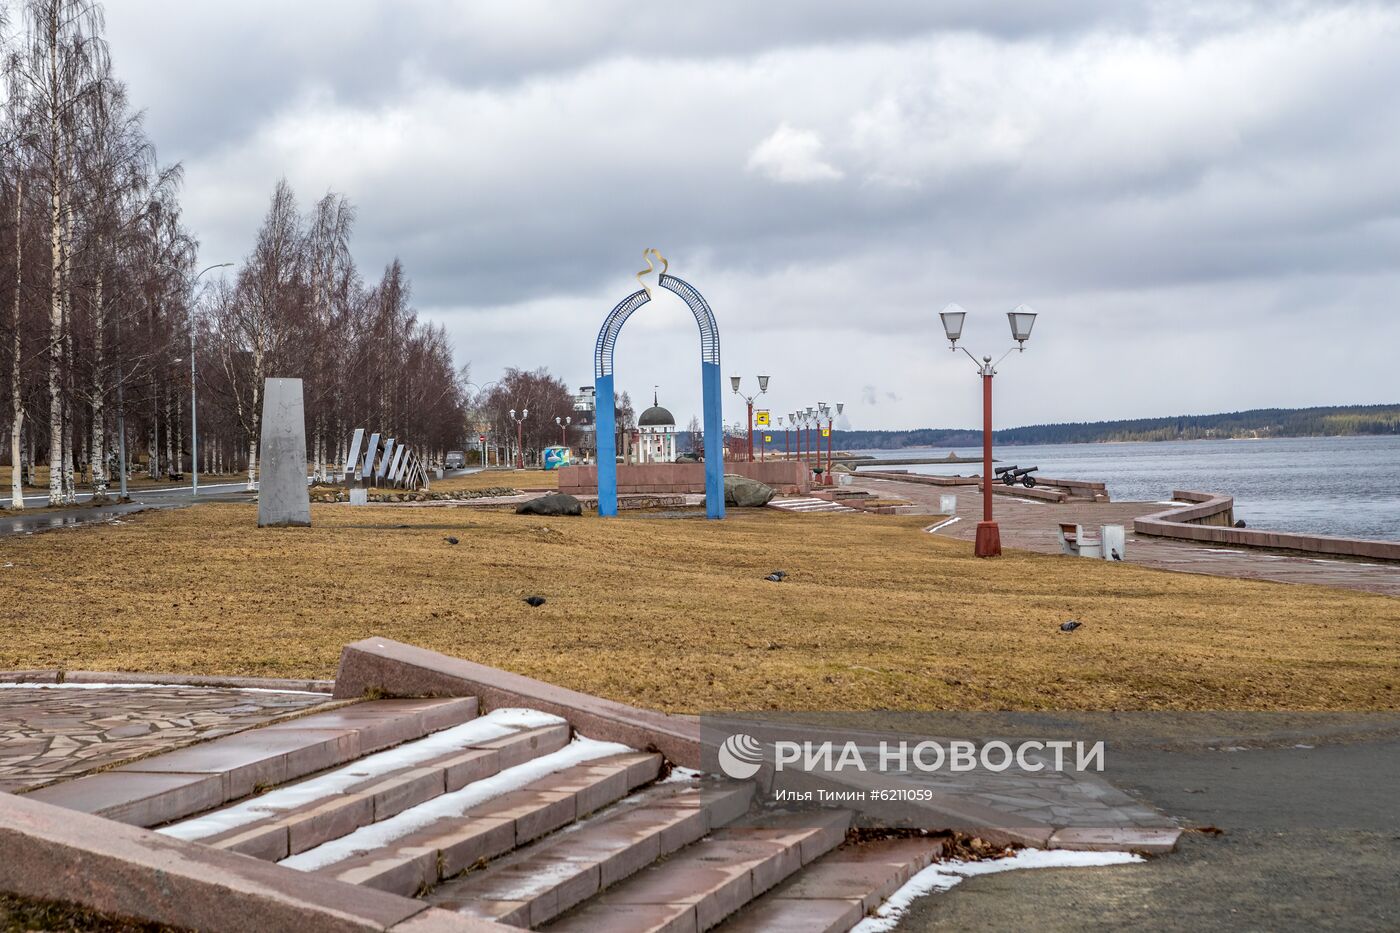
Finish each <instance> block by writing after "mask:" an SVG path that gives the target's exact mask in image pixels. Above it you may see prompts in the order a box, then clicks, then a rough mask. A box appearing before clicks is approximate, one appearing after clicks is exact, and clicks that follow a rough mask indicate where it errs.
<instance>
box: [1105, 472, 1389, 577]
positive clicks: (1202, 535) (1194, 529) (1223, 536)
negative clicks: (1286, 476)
mask: <svg viewBox="0 0 1400 933" xmlns="http://www.w3.org/2000/svg"><path fill="white" fill-rule="evenodd" d="M1172 498H1173V499H1177V500H1180V501H1182V502H1189V503H1191V504H1190V505H1181V506H1175V507H1173V508H1170V509H1166V510H1164V511H1161V512H1154V513H1153V514H1151V515H1144V516H1143V517H1141V518H1136V519H1134V520H1133V531H1134V533H1136V534H1140V535H1149V536H1155V537H1160V538H1174V539H1177V540H1182V541H1197V542H1202V543H1206V544H1228V545H1234V546H1237V547H1258V548H1269V549H1272V550H1280V551H1299V552H1301V553H1304V554H1327V555H1331V556H1337V557H1362V558H1367V559H1369V560H1385V561H1400V541H1375V540H1371V539H1367V538H1341V537H1335V536H1332V535H1306V534H1295V533H1291V532H1285V531H1263V530H1260V529H1256V528H1235V527H1233V525H1234V508H1235V500H1234V499H1233V498H1232V497H1230V496H1226V495H1222V494H1220V493H1211V492H1196V491H1193V490H1183V489H1178V490H1174V491H1173V492H1172Z"/></svg>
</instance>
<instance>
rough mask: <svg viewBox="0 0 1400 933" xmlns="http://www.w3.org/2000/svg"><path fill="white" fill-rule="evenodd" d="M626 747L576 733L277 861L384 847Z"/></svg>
mask: <svg viewBox="0 0 1400 933" xmlns="http://www.w3.org/2000/svg"><path fill="white" fill-rule="evenodd" d="M631 751H634V749H631V748H628V747H627V746H626V745H622V744H620V743H618V742H599V741H597V740H595V739H586V738H583V737H581V736H580V737H578V738H575V739H574V740H573V741H572V742H570V743H569V744H568V745H566V746H565V747H564V748H561V749H560V750H559V751H557V752H552V753H551V754H548V755H544V756H542V757H540V758H535V759H533V760H531V761H527V762H525V763H524V764H520V765H516V766H515V767H514V768H507V769H506V770H504V771H501V772H500V773H498V774H495V775H493V776H491V777H488V778H483V779H481V780H479V781H473V782H472V783H471V784H468V785H467V786H466V787H463V788H462V789H461V790H457V791H453V792H452V793H450V794H441V795H439V796H437V797H434V798H433V799H432V800H429V801H426V802H424V803H420V804H419V805H418V806H416V807H410V808H409V809H407V810H404V811H403V812H402V813H399V814H397V815H395V816H391V817H389V819H387V820H381V821H380V822H378V823H371V824H370V825H368V826H362V827H360V828H359V829H357V830H355V831H354V832H352V833H350V834H349V835H346V836H341V837H340V838H339V839H332V840H331V841H329V842H325V843H322V844H321V845H319V846H316V847H314V848H311V849H307V850H306V851H305V852H301V853H299V854H297V855H293V856H291V857H290V858H285V859H282V861H280V862H278V864H279V865H284V866H286V867H287V868H295V869H297V870H298V871H315V870H317V869H319V868H325V867H326V866H328V865H334V864H336V863H337V862H343V861H345V860H346V859H348V858H352V857H354V856H356V855H360V854H362V853H365V852H372V851H374V850H375V849H382V848H386V847H388V846H390V845H393V844H394V843H395V842H396V841H398V840H399V839H402V838H403V837H404V836H407V835H409V834H410V833H414V832H417V831H418V830H420V829H427V828H428V827H429V826H431V825H433V824H434V823H436V822H437V821H438V820H444V819H452V818H454V817H460V816H465V815H466V813H467V811H468V810H470V809H472V808H473V807H477V806H480V805H481V804H483V803H486V802H487V801H488V800H494V799H496V798H497V797H500V796H502V795H504V794H508V793H510V792H511V791H513V790H520V789H521V788H523V787H524V786H525V785H527V784H530V783H532V782H534V781H538V780H539V779H540V778H543V777H547V776H549V775H551V774H554V773H555V772H556V771H563V770H564V769H565V768H572V767H573V766H574V765H581V764H584V763H585V762H589V761H593V760H595V759H598V758H607V757H608V756H610V755H623V754H626V753H628V752H631Z"/></svg>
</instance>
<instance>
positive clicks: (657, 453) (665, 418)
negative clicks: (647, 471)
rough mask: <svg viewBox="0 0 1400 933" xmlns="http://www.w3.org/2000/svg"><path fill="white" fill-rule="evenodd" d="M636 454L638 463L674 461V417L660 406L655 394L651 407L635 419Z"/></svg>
mask: <svg viewBox="0 0 1400 933" xmlns="http://www.w3.org/2000/svg"><path fill="white" fill-rule="evenodd" d="M636 455H637V462H638V463H674V462H675V461H676V419H675V417H674V416H673V415H672V414H671V413H670V412H669V411H667V410H666V409H664V408H662V407H661V404H660V403H659V402H658V401H657V397H656V395H655V394H653V395H652V399H651V407H650V408H648V409H647V410H646V411H644V412H642V416H641V417H640V418H638V419H637V451H636Z"/></svg>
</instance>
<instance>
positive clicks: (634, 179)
mask: <svg viewBox="0 0 1400 933" xmlns="http://www.w3.org/2000/svg"><path fill="white" fill-rule="evenodd" d="M106 12H107V21H108V29H109V36H110V38H111V41H112V52H113V59H114V62H115V65H116V67H117V70H118V72H119V73H120V75H121V76H122V77H124V78H125V79H126V80H127V82H128V83H129V84H130V86H131V89H132V98H133V100H134V101H135V102H136V103H137V104H138V105H141V106H144V107H145V108H146V109H147V112H148V114H147V121H148V127H149V129H150V132H151V134H152V136H153V137H154V139H155V141H156V143H157V145H158V146H159V149H160V152H161V155H162V157H163V158H165V159H167V160H180V161H182V162H183V163H184V165H185V170H186V190H185V205H186V213H187V219H188V222H189V224H190V225H191V226H192V228H193V229H194V230H195V232H196V233H197V235H198V236H199V237H200V239H201V241H202V244H203V245H202V254H203V258H204V259H205V260H206V261H208V262H217V261H223V260H230V259H234V260H237V259H241V258H242V257H243V256H244V255H246V253H247V251H248V249H249V246H250V244H251V240H252V237H253V234H254V232H255V230H256V227H257V225H258V222H259V220H260V218H261V216H262V214H263V212H264V210H265V209H266V204H267V199H268V196H269V195H270V193H271V191H272V187H273V185H274V183H275V182H276V180H277V179H278V178H279V177H280V176H283V175H285V176H286V177H287V178H288V179H289V180H290V181H291V183H292V185H293V186H294V187H295V189H296V190H297V192H298V194H299V195H300V197H301V198H302V201H303V203H304V204H309V202H310V201H312V200H313V199H314V198H316V197H318V196H319V195H321V194H323V193H324V192H325V191H326V190H328V189H330V190H335V191H339V192H344V193H345V194H347V195H348V196H349V197H350V199H351V200H352V201H354V202H355V204H356V205H357V206H358V209H359V222H358V227H357V235H356V255H357V257H358V259H359V261H360V263H361V265H362V267H363V268H364V269H365V270H366V272H367V273H368V274H377V270H379V269H380V268H381V267H382V266H383V264H384V263H385V262H386V261H387V260H388V259H390V258H391V257H392V256H394V255H397V256H399V257H401V258H402V260H403V262H404V264H405V266H406V267H407V269H408V271H409V273H410V275H411V276H412V279H413V284H414V300H415V304H416V307H417V308H418V310H419V312H420V314H421V315H422V316H423V317H425V318H429V319H432V320H435V321H441V322H442V323H443V324H445V325H446V326H447V328H448V330H449V333H450V334H451V335H452V337H453V339H454V342H455V346H456V352H457V356H458V361H459V362H461V363H466V362H470V363H471V365H472V371H473V378H474V379H475V380H476V381H478V382H482V383H484V382H486V381H487V380H490V379H493V378H495V377H496V376H497V375H498V374H499V372H500V371H501V370H502V369H503V368H504V367H506V366H519V367H526V368H533V367H536V366H547V367H548V368H549V369H550V370H551V371H552V372H554V373H556V374H558V375H560V376H562V377H563V378H564V379H565V380H566V381H568V382H569V383H570V384H571V385H582V384H584V383H587V382H591V378H592V371H591V367H592V350H593V343H594V340H595V338H596V335H597V330H598V327H599V325H600V323H601V322H602V319H603V317H604V315H605V314H606V313H607V311H608V310H609V309H610V308H611V307H612V306H613V305H614V304H615V303H616V302H617V301H618V300H620V299H621V298H622V297H624V296H625V295H627V294H628V293H629V292H631V291H632V290H633V289H635V288H636V280H635V279H634V278H633V273H635V272H636V271H637V270H638V269H640V268H642V265H643V264H642V262H641V252H642V249H643V248H644V247H648V246H656V247H658V248H660V249H661V250H662V252H663V253H664V254H665V255H666V256H667V257H668V258H669V259H670V261H671V271H672V272H674V273H676V274H678V275H680V276H681V277H683V278H685V279H687V280H689V281H690V282H691V283H692V284H694V285H695V286H696V287H698V288H699V289H700V290H701V291H702V292H703V293H704V294H705V295H706V297H707V298H708V299H709V301H710V304H711V306H712V307H713V308H714V310H715V313H716V316H717V317H718V320H719V326H720V332H721V336H722V341H723V357H724V368H725V371H726V374H728V373H731V372H733V373H741V374H743V375H744V376H745V377H746V383H747V384H748V385H750V386H752V385H753V383H754V381H755V380H754V378H753V377H754V376H755V375H756V374H758V373H760V372H764V373H769V374H771V375H772V377H773V383H772V386H771V389H770V396H769V398H770V399H771V407H772V408H773V409H774V411H775V413H776V412H788V411H790V410H792V409H793V408H796V407H799V406H802V407H805V406H807V405H811V404H815V403H816V402H817V401H818V400H822V401H828V402H835V401H844V402H846V403H847V414H848V423H849V425H850V426H851V427H864V428H901V427H914V426H954V425H972V424H976V423H977V422H978V420H979V417H980V416H979V404H980V396H979V393H978V389H977V386H976V383H975V378H974V372H973V370H972V367H971V363H970V362H969V361H968V360H967V358H966V357H964V356H962V355H961V354H958V355H956V356H954V355H952V354H950V353H949V351H948V349H947V345H946V342H945V341H944V340H943V338H942V330H941V327H940V325H939V322H938V312H939V310H941V309H942V307H943V306H944V305H945V304H947V303H948V302H950V301H957V302H959V303H961V304H962V305H964V306H965V307H966V308H967V309H968V311H969V312H970V313H969V316H968V324H967V329H966V331H965V339H966V342H967V344H968V346H969V347H970V348H971V349H973V350H974V351H976V352H978V353H979V354H980V353H983V352H987V353H992V352H995V353H997V354H998V355H999V354H1000V353H1001V352H1002V351H1003V350H1004V349H1006V347H1007V346H1008V345H1009V344H1010V338H1009V333H1008V328H1007V324H1006V318H1005V312H1006V311H1007V310H1009V309H1010V308H1011V307H1013V306H1015V305H1017V304H1019V303H1021V302H1027V303H1029V304H1030V305H1032V306H1033V307H1034V308H1035V309H1036V310H1037V311H1039V312H1040V319H1039V321H1038V322H1037V325H1036V330H1035V335H1034V337H1033V339H1032V340H1031V342H1030V343H1029V345H1028V349H1027V351H1026V353H1025V354H1024V355H1018V356H1014V357H1012V358H1010V359H1008V360H1007V362H1006V364H1005V365H1004V366H1003V368H1002V370H1001V374H1000V376H999V377H998V386H999V396H998V397H999V399H1000V405H999V409H998V418H997V422H998V425H999V426H1008V425H1015V424H1026V423H1035V422H1045V421H1067V420H1068V421H1077V420H1099V419H1105V418H1117V417H1138V416H1151V415H1171V414H1178V413H1185V412H1214V411H1225V410H1234V409H1240V408H1249V407H1260V406H1275V405H1279V406H1301V405H1319V404H1344V403H1353V402H1356V403H1360V402H1395V401H1400V374H1397V369H1400V367H1397V364H1396V362H1395V360H1396V358H1397V356H1400V354H1398V353H1397V345H1400V313H1397V308H1396V304H1397V301H1400V93H1397V88H1400V54H1397V53H1400V5H1397V4H1389V3H1346V2H1335V3H1331V2H1320V0H1319V2H1314V3H1289V2H1286V0H1279V2H1267V3H1263V2H1261V3H1247V2H1234V0H1208V2H1199V3H1192V2H1179V3H1171V2H1161V3H1157V2H1143V3H1133V2H1129V0H1057V2H1055V3H1046V2H1044V0H1022V2H1005V0H1004V2H998V3H995V4H991V3H985V2H982V0H944V2H938V3H930V2H924V0H909V2H896V0H862V2H859V3H851V2H838V0H827V2H824V3H818V2H808V3H795V2H789V0H766V2H764V3H753V2H748V0H706V2H705V3H689V4H680V3H657V2H651V3H640V2H622V0H587V2H568V0H562V2H560V0H555V2H543V0H500V2H497V0H473V2H469V3H468V2H461V3H447V2H427V0H394V2H388V0H385V2H381V3H372V2H370V0H354V2H345V0H337V2H331V0H297V2H296V3H286V2H281V0H240V2H237V3H191V2H181V0H110V2H108V3H107V10H106ZM663 298H664V300H663ZM617 371H618V381H619V384H620V386H621V387H625V388H629V389H630V390H631V391H632V393H633V395H634V397H635V396H641V395H648V396H649V395H650V392H651V387H652V386H653V385H659V386H660V392H661V396H662V401H663V403H664V404H667V405H668V406H669V407H671V408H672V409H673V410H674V411H675V412H676V414H677V416H678V418H679V420H680V421H681V423H682V424H684V423H685V422H686V421H687V420H688V419H689V417H690V415H691V414H693V413H698V411H699V408H700V403H699V364H698V340H697V336H696V330H695V325H694V322H693V319H692V318H691V317H690V315H689V313H688V312H687V311H686V309H685V307H684V305H682V304H681V303H680V302H679V300H678V299H675V298H673V297H672V296H670V295H669V294H667V293H664V292H658V299H657V300H656V301H654V302H653V303H652V304H651V305H649V306H647V307H646V308H645V309H643V310H642V311H641V312H639V313H638V314H637V315H636V316H635V317H634V318H633V319H632V321H631V322H630V323H629V325H628V327H627V329H626V330H625V331H624V332H623V335H622V339H621V341H620V343H619V346H618V351H617ZM741 412H742V409H741V408H737V407H736V406H734V405H733V404H732V403H731V404H730V405H729V406H728V409H727V412H726V415H727V420H737V419H738V418H740V417H741Z"/></svg>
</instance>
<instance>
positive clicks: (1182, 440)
mask: <svg viewBox="0 0 1400 933" xmlns="http://www.w3.org/2000/svg"><path fill="white" fill-rule="evenodd" d="M1012 430H1015V429H1012ZM835 433H836V435H837V438H839V436H840V434H841V432H840V431H837V432H835ZM1397 436H1400V435H1397V434H1394V433H1386V434H1271V435H1268V436H1267V437H1156V438H1150V439H1133V440H1119V439H1103V440H1083V441H1004V440H997V439H996V437H995V434H994V435H993V444H994V445H995V446H997V447H1070V446H1075V447H1093V446H1104V445H1107V444H1188V443H1196V442H1211V441H1305V440H1316V441H1327V440H1352V439H1356V438H1365V437H1397ZM981 446H982V441H981V439H980V437H979V438H978V439H976V440H974V441H973V442H971V443H966V444H909V445H906V446H903V447H848V448H845V449H846V451H847V452H848V453H871V452H877V451H888V452H890V453H898V452H899V451H903V450H944V449H950V450H956V449H958V448H962V449H965V450H966V449H970V448H980V447H981Z"/></svg>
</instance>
